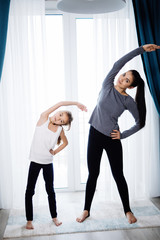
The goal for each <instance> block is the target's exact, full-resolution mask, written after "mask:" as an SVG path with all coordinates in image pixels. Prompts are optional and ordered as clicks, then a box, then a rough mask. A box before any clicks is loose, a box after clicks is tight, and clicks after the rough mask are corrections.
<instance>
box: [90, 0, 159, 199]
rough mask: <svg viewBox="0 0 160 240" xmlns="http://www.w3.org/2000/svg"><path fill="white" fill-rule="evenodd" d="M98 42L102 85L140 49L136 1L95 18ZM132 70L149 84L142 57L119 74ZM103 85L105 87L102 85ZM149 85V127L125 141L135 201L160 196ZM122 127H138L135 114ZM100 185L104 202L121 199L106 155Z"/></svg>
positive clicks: (156, 118) (155, 119)
mask: <svg viewBox="0 0 160 240" xmlns="http://www.w3.org/2000/svg"><path fill="white" fill-rule="evenodd" d="M126 19H127V20H126ZM95 39H96V47H97V51H96V52H97V55H96V57H95V59H96V64H95V67H97V73H98V74H96V76H98V78H97V81H98V82H99V80H100V79H101V80H102V79H104V76H105V75H106V73H107V72H108V71H109V69H111V67H112V65H113V63H114V62H115V61H116V60H117V59H119V58H120V57H121V56H123V55H124V54H126V53H127V52H129V51H131V50H132V49H134V48H136V47H138V41H137V35H136V28H135V21H134V13H133V7H132V1H127V7H126V8H125V9H123V10H121V11H119V12H117V13H110V14H107V15H104V16H103V17H102V16H95ZM100 59H103V62H101V61H100ZM129 69H136V70H138V71H139V73H140V74H141V76H142V78H143V79H144V81H145V82H146V78H145V75H144V71H143V66H142V61H141V57H140V56H138V57H136V58H135V59H133V60H132V61H130V62H129V63H127V64H126V65H125V67H124V68H123V69H122V70H121V71H120V73H119V74H121V73H122V72H124V71H127V70H129ZM117 76H118V75H117ZM99 77H101V78H99ZM99 84H100V85H101V82H99ZM145 85H146V88H145V95H146V105H147V119H146V126H145V128H144V129H142V130H141V131H139V132H138V133H136V134H134V135H132V136H131V137H129V138H127V139H124V140H122V145H123V155H124V174H125V176H126V179H127V182H128V187H129V193H130V198H131V200H137V199H142V198H146V197H154V196H159V195H160V174H159V172H160V161H159V160H160V148H159V134H157V133H159V116H158V113H157V111H156V109H155V105H154V103H153V99H152V97H151V94H150V92H149V89H148V86H147V83H146V84H145ZM128 93H129V94H130V95H131V96H132V97H133V98H134V97H135V90H128ZM119 124H120V129H121V131H123V130H124V129H128V128H129V127H131V126H132V125H133V124H134V121H133V118H132V117H131V114H130V113H129V112H127V111H126V112H125V113H124V114H123V115H122V116H121V118H120V121H119ZM106 165H107V167H106ZM98 186H99V189H100V191H99V192H100V194H102V196H104V199H106V200H109V201H114V200H118V199H119V195H118V191H117V189H116V185H115V183H114V180H113V178H112V176H111V172H110V167H109V163H108V161H106V154H104V157H103V161H102V166H101V176H100V179H99V185H98Z"/></svg>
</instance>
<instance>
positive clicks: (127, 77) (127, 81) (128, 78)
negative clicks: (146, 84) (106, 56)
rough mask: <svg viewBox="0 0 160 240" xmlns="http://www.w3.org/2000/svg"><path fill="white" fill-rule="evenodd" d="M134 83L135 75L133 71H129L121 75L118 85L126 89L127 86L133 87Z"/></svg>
mask: <svg viewBox="0 0 160 240" xmlns="http://www.w3.org/2000/svg"><path fill="white" fill-rule="evenodd" d="M132 83H133V75H132V72H130V71H128V72H125V73H123V74H121V75H120V76H119V78H118V80H117V83H116V85H117V86H118V87H119V88H122V89H126V88H133V87H131V84H132Z"/></svg>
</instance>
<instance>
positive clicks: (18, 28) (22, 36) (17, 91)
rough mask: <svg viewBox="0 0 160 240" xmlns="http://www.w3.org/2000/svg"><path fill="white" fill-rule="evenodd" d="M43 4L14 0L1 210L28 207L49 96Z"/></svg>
mask: <svg viewBox="0 0 160 240" xmlns="http://www.w3.org/2000/svg"><path fill="white" fill-rule="evenodd" d="M44 17H45V2H44V0H27V1H26V0H12V1H11V5H10V13H9V24H8V39H7V44H6V55H5V59H4V67H3V76H2V81H1V84H0V116H1V117H0V133H1V134H0V135H1V137H0V208H11V207H15V208H17V207H24V194H25V187H26V180H27V172H28V165H29V161H28V154H29V148H30V143H31V140H32V136H33V132H34V127H35V123H36V121H37V119H38V116H39V114H40V112H41V111H42V109H44V106H43V103H44V102H45V101H44V99H46V98H47V96H46V92H45V82H44V79H45V62H46V61H45V54H44V52H45V44H44V42H45V40H44V36H45V34H44V24H43V21H44Z"/></svg>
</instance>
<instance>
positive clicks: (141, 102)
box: [131, 70, 146, 128]
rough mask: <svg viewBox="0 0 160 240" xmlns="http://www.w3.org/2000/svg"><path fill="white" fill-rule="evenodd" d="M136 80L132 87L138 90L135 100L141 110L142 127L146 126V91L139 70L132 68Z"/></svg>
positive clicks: (139, 110)
mask: <svg viewBox="0 0 160 240" xmlns="http://www.w3.org/2000/svg"><path fill="white" fill-rule="evenodd" d="M131 72H132V74H133V77H134V80H133V83H132V85H131V86H132V87H137V92H136V96H135V101H136V103H137V108H138V112H139V118H140V128H143V127H144V126H145V122H146V103H145V92H144V81H143V79H142V78H141V76H140V74H139V72H137V71H136V70H131Z"/></svg>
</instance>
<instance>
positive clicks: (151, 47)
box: [143, 44, 160, 52]
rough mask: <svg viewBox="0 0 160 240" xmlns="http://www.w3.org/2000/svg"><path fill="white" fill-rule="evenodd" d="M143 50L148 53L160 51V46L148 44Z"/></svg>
mask: <svg viewBox="0 0 160 240" xmlns="http://www.w3.org/2000/svg"><path fill="white" fill-rule="evenodd" d="M143 49H144V50H145V51H146V52H152V51H155V50H156V49H160V46H158V45H156V44H146V45H143Z"/></svg>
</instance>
